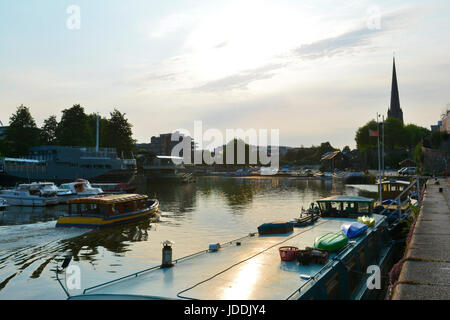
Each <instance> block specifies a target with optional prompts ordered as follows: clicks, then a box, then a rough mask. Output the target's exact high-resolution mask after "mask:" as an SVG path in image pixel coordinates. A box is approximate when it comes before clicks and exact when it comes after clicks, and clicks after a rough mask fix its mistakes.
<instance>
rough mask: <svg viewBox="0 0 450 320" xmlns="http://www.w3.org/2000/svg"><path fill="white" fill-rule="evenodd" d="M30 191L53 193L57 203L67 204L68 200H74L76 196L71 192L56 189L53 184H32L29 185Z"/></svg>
mask: <svg viewBox="0 0 450 320" xmlns="http://www.w3.org/2000/svg"><path fill="white" fill-rule="evenodd" d="M30 188H31V189H32V190H35V189H39V190H42V191H43V192H44V193H55V192H56V196H57V197H58V202H59V203H67V201H68V200H70V199H73V198H76V196H77V194H76V193H75V192H73V191H71V190H67V189H61V188H58V187H57V186H56V185H55V184H54V183H53V182H33V183H31V184H30Z"/></svg>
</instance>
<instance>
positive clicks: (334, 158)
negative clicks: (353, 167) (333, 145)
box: [320, 151, 349, 171]
mask: <svg viewBox="0 0 450 320" xmlns="http://www.w3.org/2000/svg"><path fill="white" fill-rule="evenodd" d="M348 165H349V161H348V159H347V157H346V156H345V155H344V154H343V153H342V152H341V151H330V152H327V153H325V154H324V155H323V156H322V157H321V158H320V169H321V170H322V171H334V170H336V169H339V170H342V169H345V168H347V167H348Z"/></svg>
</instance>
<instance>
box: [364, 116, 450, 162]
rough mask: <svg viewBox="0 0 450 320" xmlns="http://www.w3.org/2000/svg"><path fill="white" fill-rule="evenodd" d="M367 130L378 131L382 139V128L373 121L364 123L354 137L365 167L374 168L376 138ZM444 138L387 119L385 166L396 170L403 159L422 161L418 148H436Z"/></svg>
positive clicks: (442, 134)
mask: <svg viewBox="0 0 450 320" xmlns="http://www.w3.org/2000/svg"><path fill="white" fill-rule="evenodd" d="M370 131H372V132H378V134H379V136H380V140H381V138H382V126H381V124H380V126H378V124H377V122H376V121H375V120H371V121H369V122H367V123H366V124H365V125H364V126H362V127H360V128H358V130H357V131H356V135H355V141H356V147H357V149H358V150H359V151H360V153H361V157H362V158H363V159H364V162H365V164H366V165H367V167H369V168H376V167H377V161H378V160H377V147H378V137H377V136H376V135H371V134H370ZM447 139H448V134H447V133H446V132H440V131H433V132H431V131H430V130H428V129H426V128H424V127H420V126H417V125H415V124H408V125H404V124H403V122H402V121H400V120H398V119H396V118H388V119H387V120H386V121H385V123H384V149H385V165H386V166H389V167H391V168H397V167H398V166H399V162H401V161H402V160H405V159H411V160H414V161H416V163H418V164H419V165H420V163H421V161H422V157H423V155H422V152H421V150H422V146H424V147H427V148H432V149H438V148H439V147H440V145H441V143H442V142H444V141H446V140H447Z"/></svg>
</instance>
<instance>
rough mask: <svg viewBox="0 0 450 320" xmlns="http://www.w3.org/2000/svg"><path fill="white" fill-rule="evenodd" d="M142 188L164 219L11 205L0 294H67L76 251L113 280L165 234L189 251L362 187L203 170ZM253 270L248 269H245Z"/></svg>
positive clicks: (0, 249) (156, 257)
mask: <svg viewBox="0 0 450 320" xmlns="http://www.w3.org/2000/svg"><path fill="white" fill-rule="evenodd" d="M136 192H138V193H143V194H147V195H149V196H150V197H157V198H158V199H159V201H160V213H161V221H160V222H157V221H154V220H150V219H148V220H144V221H142V222H139V223H134V224H129V225H124V226H118V227H114V228H108V229H105V230H94V231H89V230H85V229H76V228H71V229H64V228H61V229H60V228H58V229H56V228H55V220H56V219H57V218H58V217H59V216H61V215H64V214H67V206H64V205H63V206H56V207H50V208H27V207H9V208H7V209H6V211H3V212H0V298H11V297H13V298H22V297H23V295H26V294H29V296H27V297H28V298H32V299H36V298H42V297H41V296H40V295H37V294H36V293H33V290H34V292H38V291H39V290H41V288H44V290H46V289H49V290H50V291H51V290H55V291H56V293H53V296H52V295H50V297H51V298H54V297H55V296H56V297H61V298H64V295H62V296H61V292H60V290H59V288H58V286H55V285H54V282H53V281H54V273H53V271H54V269H55V267H56V265H57V264H61V262H62V260H63V257H64V256H65V255H72V256H73V261H74V262H75V263H78V264H80V265H81V266H83V272H84V273H85V274H87V275H88V276H90V277H92V278H95V279H96V281H95V282H96V283H98V282H102V281H103V280H104V281H108V280H111V278H108V277H107V274H108V273H113V272H118V273H119V272H120V273H121V274H128V273H129V272H131V271H133V272H134V271H136V269H138V270H139V268H138V266H137V265H136V259H137V258H136V256H139V254H140V255H142V256H143V257H144V258H143V259H145V263H148V262H151V261H160V252H161V245H160V241H161V240H165V239H166V238H167V239H171V240H174V241H175V242H176V246H177V247H176V250H177V255H178V256H182V255H184V254H190V253H192V252H196V251H199V248H200V249H204V247H205V246H206V244H208V243H213V242H221V241H222V240H224V241H226V240H230V239H233V238H235V237H236V236H241V235H243V234H247V233H248V231H249V229H251V230H255V229H256V227H257V226H258V225H259V224H260V223H261V222H262V221H266V220H270V219H272V220H273V219H292V218H293V217H296V216H297V214H298V211H299V209H300V208H301V206H305V207H307V206H309V204H310V203H311V202H312V201H314V200H317V199H319V198H323V197H327V196H330V195H334V194H343V193H344V194H355V195H357V194H360V191H359V190H356V189H353V188H345V186H344V185H342V184H339V183H333V181H331V180H312V179H311V180H308V179H290V178H275V177H270V178H246V177H243V178H228V177H203V178H198V179H197V182H196V183H191V184H163V183H158V184H152V183H150V184H147V185H138V186H137V191H136ZM361 193H364V192H363V191H361ZM364 194H365V193H364ZM368 196H369V197H373V193H372V194H370V193H369V194H368ZM375 196H376V194H375ZM139 250H142V253H140V251H139ZM97 269H101V272H99V271H98V270H97ZM251 272H254V270H253V271H250V270H249V271H248V272H247V270H242V277H247V275H248V274H249V273H251ZM30 280H32V281H30ZM248 280H249V281H250V280H251V278H249V279H248ZM50 288H51V289H50ZM236 288H237V289H239V286H236ZM242 289H243V288H242V287H240V289H239V290H242Z"/></svg>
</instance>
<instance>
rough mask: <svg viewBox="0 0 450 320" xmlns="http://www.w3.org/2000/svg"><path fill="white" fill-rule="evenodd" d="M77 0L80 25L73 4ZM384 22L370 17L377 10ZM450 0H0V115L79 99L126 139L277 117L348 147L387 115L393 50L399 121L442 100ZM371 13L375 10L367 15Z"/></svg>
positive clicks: (288, 135) (435, 110)
mask: <svg viewBox="0 0 450 320" xmlns="http://www.w3.org/2000/svg"><path fill="white" fill-rule="evenodd" d="M71 5H76V6H78V7H79V8H80V29H75V30H71V29H69V28H68V27H67V19H68V18H69V17H70V14H68V13H67V8H68V7H70V6H71ZM374 8H375V9H376V10H379V12H380V15H379V18H380V19H379V28H371V27H370V23H369V24H368V22H371V21H373V14H372V13H373V9H374ZM449 9H450V4H449V3H448V1H438V0H435V1H366V0H363V1H331V0H314V1H313V0H306V1H293V0H292V1H288V0H283V1H255V0H245V1H242V0H241V1H231V0H230V1H208V2H204V1H193V0H192V1H189V0H185V1H182V0H180V1H164V2H161V1H147V0H131V1H127V2H124V1H119V0H108V1H106V0H96V1H88V0H64V1H57V2H56V1H38V0H30V1H26V2H25V1H14V0H0V41H1V50H0V105H1V108H0V120H1V121H2V122H3V123H4V124H7V123H8V122H9V117H10V116H11V114H12V113H13V112H15V110H16V108H17V107H18V106H19V105H20V104H24V105H26V106H28V107H29V108H30V111H31V113H32V115H33V116H34V118H35V120H36V122H37V124H38V125H41V124H42V122H43V120H44V119H46V118H48V117H49V116H50V115H56V116H57V117H58V119H59V118H60V116H61V110H63V109H65V108H69V107H71V106H72V105H73V104H76V103H80V104H81V105H82V106H84V107H85V109H86V112H88V113H92V112H99V113H100V114H101V115H103V116H108V115H109V112H110V111H112V110H113V109H114V108H118V109H119V110H120V111H121V112H125V113H126V116H127V117H128V118H129V120H130V122H131V123H132V124H133V125H134V128H133V131H134V138H135V139H137V140H138V142H149V141H150V137H151V136H152V135H158V134H160V133H167V132H172V131H173V130H175V129H177V128H185V129H188V130H191V131H192V129H193V124H194V121H195V120H201V121H203V125H204V127H205V130H206V129H207V128H217V129H219V130H222V131H223V132H225V130H226V129H227V128H230V129H235V128H242V129H244V130H247V129H249V128H255V129H268V130H270V129H280V143H281V145H289V146H301V145H304V146H310V145H311V144H316V145H317V144H319V143H320V142H324V141H330V142H331V143H332V145H334V146H336V147H341V148H342V147H344V146H345V145H350V146H352V147H354V145H355V142H354V135H355V132H356V130H357V128H358V127H360V126H362V125H364V124H365V123H366V122H367V121H369V120H371V119H373V118H375V115H376V113H377V112H378V113H381V114H385V115H386V112H387V108H388V104H389V101H390V85H391V76H392V75H391V72H392V56H393V52H394V51H395V56H396V64H397V75H398V81H399V91H400V103H401V107H402V109H403V113H404V117H405V122H406V123H415V124H418V125H421V126H424V127H427V128H429V126H430V125H432V124H435V123H436V122H437V121H438V120H439V116H440V114H441V112H442V111H443V110H444V108H445V106H446V105H447V104H448V103H449V102H450V97H449V95H448V92H450V90H449V80H450V72H449V71H450V63H449V62H448V52H449V51H450V50H449V49H450V41H449V40H450V39H449V35H450V31H449V30H450V19H449V18H450V10H449ZM371 19H372V20H371Z"/></svg>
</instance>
